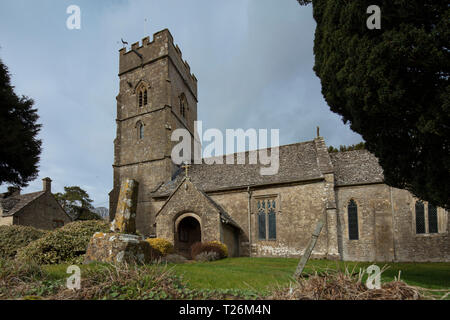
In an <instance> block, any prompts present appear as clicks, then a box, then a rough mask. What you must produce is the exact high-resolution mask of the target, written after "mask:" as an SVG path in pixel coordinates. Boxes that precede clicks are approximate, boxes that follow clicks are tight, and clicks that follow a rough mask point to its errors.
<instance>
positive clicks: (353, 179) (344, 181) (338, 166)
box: [330, 150, 384, 186]
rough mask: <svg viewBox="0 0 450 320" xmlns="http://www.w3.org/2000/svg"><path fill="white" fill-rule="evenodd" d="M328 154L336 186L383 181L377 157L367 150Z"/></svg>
mask: <svg viewBox="0 0 450 320" xmlns="http://www.w3.org/2000/svg"><path fill="white" fill-rule="evenodd" d="M330 156H331V162H332V163H333V166H334V176H335V184H336V185H337V186H343V185H353V184H365V183H382V182H383V181H384V176H383V169H382V168H381V166H380V165H379V163H378V159H377V158H376V157H375V156H374V155H373V154H372V153H370V152H369V151H367V150H354V151H346V152H332V153H330Z"/></svg>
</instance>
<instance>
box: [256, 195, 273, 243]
mask: <svg viewBox="0 0 450 320" xmlns="http://www.w3.org/2000/svg"><path fill="white" fill-rule="evenodd" d="M256 206H257V210H258V239H259V240H276V239H277V220H276V215H277V213H276V207H277V204H276V200H275V199H259V200H258V201H257V203H256Z"/></svg>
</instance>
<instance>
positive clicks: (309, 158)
mask: <svg viewBox="0 0 450 320" xmlns="http://www.w3.org/2000/svg"><path fill="white" fill-rule="evenodd" d="M238 155H241V156H242V155H243V156H245V159H246V161H245V163H246V164H236V165H227V164H225V163H226V161H225V157H224V156H221V157H222V158H223V162H224V164H213V165H208V164H206V163H203V164H193V165H191V166H190V168H189V173H188V176H189V178H190V180H191V181H192V182H193V183H194V184H195V185H196V186H197V187H198V188H199V189H200V190H202V191H204V192H210V191H218V190H226V189H232V188H239V187H247V186H249V185H250V186H257V185H266V184H278V183H288V182H294V181H308V180H314V179H320V178H323V174H322V171H321V167H320V166H319V157H318V154H317V149H316V143H315V141H307V142H302V143H296V144H290V145H284V146H280V148H279V160H280V164H279V170H278V173H277V174H275V175H267V176H263V175H261V174H260V168H261V167H268V166H263V165H261V164H248V163H249V161H248V155H249V152H248V151H247V152H242V153H235V154H233V156H234V158H235V163H236V159H237V157H238ZM217 158H220V157H217ZM210 159H211V158H210ZM204 161H205V160H204ZM184 177H185V172H184V170H182V169H180V170H178V172H177V173H176V174H175V176H174V178H173V179H172V180H171V181H169V182H167V183H165V184H161V185H160V187H159V188H157V189H156V190H155V191H154V192H152V196H153V197H159V196H161V197H163V196H168V195H169V194H170V193H172V192H173V191H174V190H175V189H176V187H177V186H178V185H179V184H180V183H181V181H182V180H183V178H184Z"/></svg>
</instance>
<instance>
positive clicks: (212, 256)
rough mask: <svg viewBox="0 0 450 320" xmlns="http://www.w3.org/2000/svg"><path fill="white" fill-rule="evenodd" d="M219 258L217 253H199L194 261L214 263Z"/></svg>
mask: <svg viewBox="0 0 450 320" xmlns="http://www.w3.org/2000/svg"><path fill="white" fill-rule="evenodd" d="M219 259H220V256H219V254H218V253H217V252H213V251H204V252H201V253H199V254H198V255H197V256H196V257H195V260H197V261H216V260H219Z"/></svg>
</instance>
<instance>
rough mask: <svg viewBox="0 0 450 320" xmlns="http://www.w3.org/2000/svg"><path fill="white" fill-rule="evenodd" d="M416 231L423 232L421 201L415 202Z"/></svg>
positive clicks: (423, 216)
mask: <svg viewBox="0 0 450 320" xmlns="http://www.w3.org/2000/svg"><path fill="white" fill-rule="evenodd" d="M416 233H417V234H421V233H425V207H424V205H423V202H422V201H417V202H416Z"/></svg>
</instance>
